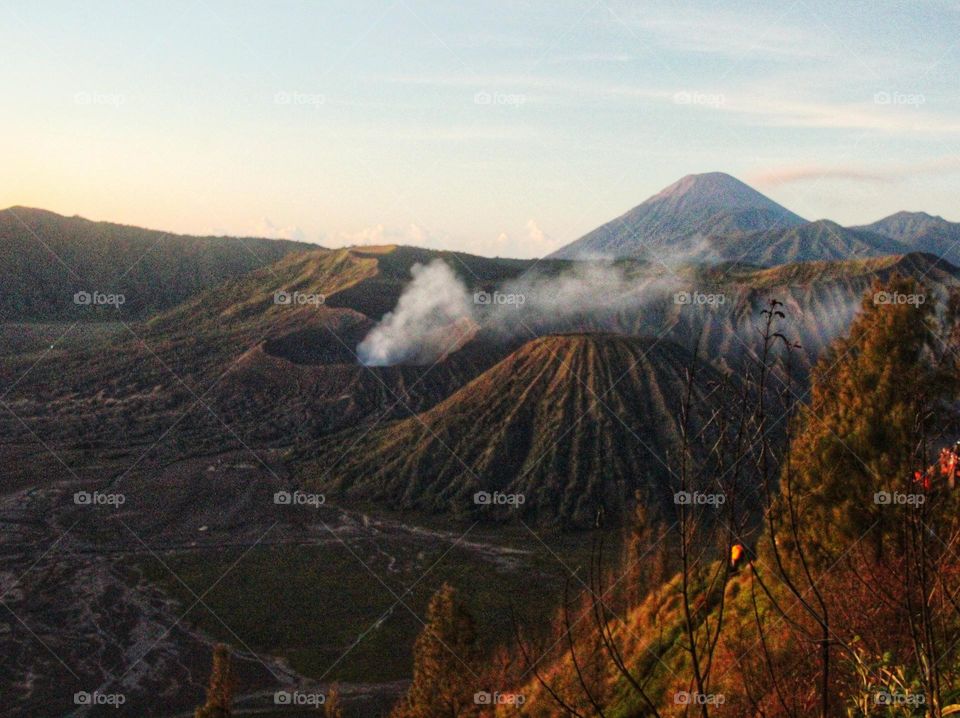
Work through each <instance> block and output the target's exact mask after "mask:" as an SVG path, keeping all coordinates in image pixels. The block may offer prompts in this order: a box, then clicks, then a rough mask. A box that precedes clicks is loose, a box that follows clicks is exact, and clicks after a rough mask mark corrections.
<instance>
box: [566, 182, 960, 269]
mask: <svg viewBox="0 0 960 718" xmlns="http://www.w3.org/2000/svg"><path fill="white" fill-rule="evenodd" d="M958 241H960V224H956V223H953V222H948V221H946V220H944V219H943V218H941V217H933V216H931V215H928V214H925V213H922V212H917V213H908V212H898V213H897V214H894V215H891V216H890V217H887V218H885V219H882V220H880V221H878V222H874V223H873V224H869V225H865V226H862V227H851V228H845V227H841V226H840V225H839V224H837V223H836V222H831V221H830V220H818V221H815V222H808V221H806V220H804V219H803V218H802V217H799V216H798V215H796V214H794V213H793V212H791V211H790V210H788V209H786V208H785V207H782V206H781V205H779V204H777V203H776V202H774V201H773V200H771V199H769V198H768V197H765V196H764V195H762V194H760V193H759V192H757V191H756V190H754V189H753V188H751V187H749V186H748V185H746V184H744V183H743V182H741V181H740V180H738V179H736V178H735V177H731V176H730V175H728V174H724V173H722V172H709V173H706V174H698V175H688V176H686V177H684V178H683V179H681V180H680V181H678V182H676V183H674V184H672V185H670V186H669V187H667V188H666V189H664V190H662V191H661V192H659V193H657V194H656V195H654V196H653V197H651V198H649V199H648V200H646V201H645V202H643V203H642V204H640V205H638V206H636V207H634V208H633V209H631V210H630V211H629V212H627V213H626V214H623V215H621V216H620V217H617V218H616V219H613V220H611V221H610V222H607V223H606V224H604V225H601V226H600V227H598V228H597V229H595V230H593V231H592V232H589V233H588V234H586V235H584V236H583V237H581V238H580V239H578V240H576V241H574V242H572V243H570V244H568V245H566V246H565V247H562V248H561V249H559V250H557V251H556V252H554V253H553V254H552V255H550V256H551V257H553V258H558V259H599V258H604V259H611V258H625V257H640V258H647V259H650V260H652V261H658V262H664V263H682V262H686V261H694V262H736V263H742V264H757V265H761V266H773V265H777V264H786V263H790V262H808V261H821V260H839V259H851V258H856V257H879V256H884V255H891V254H906V253H909V252H915V251H920V252H927V253H930V254H934V255H937V256H940V257H944V258H946V259H948V260H949V259H950V258H953V260H954V261H955V262H956V261H957V260H960V250H958V249H957V248H956V245H957V243H958Z"/></svg>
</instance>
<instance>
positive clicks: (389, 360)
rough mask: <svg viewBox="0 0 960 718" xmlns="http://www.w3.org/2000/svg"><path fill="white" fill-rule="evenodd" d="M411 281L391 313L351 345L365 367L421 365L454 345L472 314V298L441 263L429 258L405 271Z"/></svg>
mask: <svg viewBox="0 0 960 718" xmlns="http://www.w3.org/2000/svg"><path fill="white" fill-rule="evenodd" d="M410 272H411V274H412V275H413V281H412V282H411V283H410V284H409V285H408V286H407V287H406V289H404V291H403V294H401V295H400V300H399V301H398V302H397V307H396V309H394V310H393V311H392V312H389V313H387V314H385V315H384V317H383V319H381V320H380V323H379V324H377V326H376V327H374V328H373V330H371V332H370V333H369V334H367V336H366V337H364V339H363V341H362V342H360V344H359V345H358V346H357V356H358V357H359V358H360V361H361V362H363V363H364V364H366V365H367V366H387V365H392V364H425V363H429V362H431V361H434V360H435V359H436V358H438V357H439V356H441V355H442V354H443V353H444V352H446V351H449V350H450V349H451V348H452V347H451V344H455V343H456V337H457V335H458V334H462V333H463V329H462V327H463V325H464V323H466V322H469V321H470V319H471V317H472V312H473V306H472V304H473V300H472V298H471V297H470V295H469V294H468V292H467V288H466V286H465V285H464V283H463V282H462V281H461V280H460V278H459V277H457V275H456V274H455V273H454V272H453V270H452V269H450V267H449V266H447V264H446V262H444V261H442V260H440V259H435V260H433V261H432V262H431V263H430V264H428V265H426V266H424V265H422V264H415V265H414V266H413V268H412V269H411V270H410Z"/></svg>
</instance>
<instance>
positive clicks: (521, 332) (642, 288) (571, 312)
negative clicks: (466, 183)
mask: <svg viewBox="0 0 960 718" xmlns="http://www.w3.org/2000/svg"><path fill="white" fill-rule="evenodd" d="M411 272H412V274H413V281H412V282H411V283H410V284H409V285H407V287H406V288H405V289H404V291H403V294H401V296H400V300H399V301H398V302H397V307H396V309H394V311H392V312H390V313H389V314H386V315H385V316H384V317H383V319H382V320H381V321H380V323H379V324H378V325H377V326H376V327H374V329H373V330H371V332H370V333H369V334H368V335H367V336H366V337H365V338H364V339H363V341H362V342H361V343H360V345H359V346H358V347H357V354H358V356H359V357H360V360H361V361H362V362H363V363H364V364H366V365H368V366H384V365H392V364H428V363H431V362H433V361H435V360H436V359H438V358H440V357H441V356H442V355H443V354H445V353H448V352H450V351H452V350H454V349H456V348H457V346H458V338H460V339H462V338H464V337H465V336H466V335H467V334H468V333H470V330H471V328H477V327H481V328H484V329H488V330H490V331H493V332H496V333H497V334H499V335H501V336H502V337H504V338H507V337H514V336H520V337H524V336H530V335H531V333H532V332H534V331H536V332H537V333H545V332H551V331H569V330H572V329H581V328H584V327H591V328H593V329H599V330H602V329H604V328H606V326H607V324H610V325H614V324H615V323H616V318H617V316H618V315H619V314H620V313H622V312H624V311H635V310H638V309H640V308H642V307H643V305H644V304H645V303H646V302H648V301H650V300H651V299H654V298H662V297H663V296H664V295H666V294H668V293H669V292H672V291H675V290H676V288H677V287H678V286H679V282H678V281H675V280H673V279H665V278H652V277H650V276H646V277H628V276H627V275H626V274H625V273H624V271H623V269H622V268H621V267H620V266H618V265H616V264H614V263H611V262H598V263H577V264H575V265H574V266H573V267H572V268H570V269H567V270H566V271H564V272H562V273H561V274H559V275H553V274H532V275H530V276H526V277H522V278H520V279H517V280H514V281H510V282H506V283H504V284H501V285H498V286H497V287H496V289H492V288H491V290H490V291H483V290H478V291H475V292H471V291H470V290H468V288H467V286H466V284H465V283H464V282H463V280H462V279H461V278H460V277H458V276H457V274H456V273H455V272H454V271H453V270H452V269H451V268H450V267H449V266H448V265H447V264H446V263H445V262H443V261H442V260H440V259H435V260H434V261H433V262H431V263H430V264H429V265H427V266H426V267H424V266H423V265H415V266H414V267H413V269H412V270H411Z"/></svg>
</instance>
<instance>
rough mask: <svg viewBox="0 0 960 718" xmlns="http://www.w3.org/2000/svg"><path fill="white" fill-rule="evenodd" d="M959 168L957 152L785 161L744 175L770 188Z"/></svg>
mask: <svg viewBox="0 0 960 718" xmlns="http://www.w3.org/2000/svg"><path fill="white" fill-rule="evenodd" d="M958 172H960V156H956V157H944V158H941V159H937V160H931V161H928V162H917V163H913V164H896V165H888V166H884V167H875V168H868V167H863V166H855V165H846V166H834V165H816V164H806V165H784V166H782V167H772V168H769V169H764V170H760V171H757V172H754V173H752V174H747V175H746V176H745V179H746V181H747V182H748V183H750V184H752V185H755V186H757V187H760V188H764V189H770V188H773V187H780V186H783V185H789V184H798V183H803V182H819V181H821V180H849V181H851V182H867V183H891V182H899V181H903V180H906V179H910V178H912V177H920V176H927V175H941V174H954V173H958Z"/></svg>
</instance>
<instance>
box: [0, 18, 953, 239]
mask: <svg viewBox="0 0 960 718" xmlns="http://www.w3.org/2000/svg"><path fill="white" fill-rule="evenodd" d="M957 27H960V4H958V3H957V2H954V1H947V0H943V1H934V0H922V1H920V2H916V3H910V4H907V5H906V6H900V5H894V4H893V3H889V4H884V7H883V11H882V12H878V11H877V10H876V8H875V5H874V4H871V3H867V2H863V3H860V2H845V3H841V4H836V3H830V2H825V1H823V2H821V1H819V0H818V1H813V0H804V1H803V2H797V3H794V4H791V5H788V6H770V5H769V4H764V3H746V2H732V3H730V2H728V3H707V2H694V3H686V4H676V3H660V4H656V5H649V6H648V5H645V6H643V7H640V6H637V5H636V4H635V3H629V2H621V1H619V0H598V1H596V2H595V1H593V0H588V1H586V2H563V3H547V2H529V3H523V4H515V3H504V4H501V5H497V6H491V5H490V4H488V3H480V2H473V1H470V2H462V3H441V2H416V1H415V0H394V1H392V2H390V1H386V2H330V3H324V5H323V7H322V8H321V7H314V6H310V5H292V4H290V5H287V4H283V5H282V7H281V6H276V5H271V4H268V3H260V4H256V3H246V4H244V5H242V7H241V6H237V5H235V4H232V3H228V2H222V1H220V0H210V1H209V2H203V3H200V4H197V5H191V6H186V5H184V6H168V5H164V4H151V3H144V2H132V3H127V4H123V5H118V4H110V3H91V4H84V5H82V6H77V5H74V4H70V3H66V2H52V3H46V4H44V5H42V6H37V5H36V4H35V3H28V2H9V3H5V4H4V5H3V7H0V41H2V43H3V47H4V49H5V53H6V57H7V60H8V61H7V62H4V63H2V64H0V78H2V82H3V87H4V88H5V92H4V93H3V94H2V98H0V106H2V108H3V113H2V115H0V123H2V129H3V131H2V133H0V148H2V152H3V156H4V160H5V161H4V162H3V163H2V164H0V207H8V206H11V205H18V204H19V205H28V206H35V207H41V208H44V209H50V210H52V211H56V212H60V213H63V214H80V215H82V216H84V217H87V218H90V219H96V220H109V221H115V222H123V223H127V224H136V225H141V226H146V227H152V228H159V229H165V230H171V231H176V232H181V233H192V234H208V233H216V234H234V235H259V236H275V237H288V238H296V239H304V240H307V241H314V242H319V243H322V244H326V245H328V246H339V245H344V244H355V243H357V244H363V243H384V242H398V243H404V244H414V245H421V246H428V247H435V248H446V249H459V250H463V251H469V252H473V253H477V254H486V255H493V254H499V255H507V256H521V257H528V256H542V255H545V254H548V253H549V252H551V251H553V250H555V249H557V248H559V247H560V246H562V245H564V244H566V243H568V242H570V241H572V240H574V239H576V238H578V237H580V236H581V235H583V234H584V233H586V232H588V231H590V230H591V229H593V228H594V227H596V226H598V225H599V224H601V223H603V222H606V221H607V220H609V219H610V218H612V217H614V216H617V215H619V214H621V213H623V212H624V211H625V210H627V209H629V208H630V207H633V206H634V205H636V204H638V203H640V202H641V201H643V200H644V199H646V198H647V197H649V196H650V195H652V194H654V193H655V192H657V191H659V190H660V189H662V188H663V187H665V186H667V185H669V184H671V183H672V182H674V181H676V180H677V179H678V178H679V177H681V176H683V175H686V174H690V173H700V172H707V171H714V170H718V171H723V172H727V173H730V174H732V175H734V176H736V177H738V178H739V179H741V180H743V181H745V182H747V183H749V184H751V185H752V186H753V187H755V188H756V189H758V190H759V191H761V192H763V193H765V194H766V195H768V196H769V197H771V198H772V199H773V200H775V201H777V202H779V203H780V204H782V205H784V206H786V207H787V208H789V209H790V210H792V211H794V212H796V213H797V214H799V215H802V216H804V217H807V218H809V219H818V218H823V217H829V218H830V219H833V220H836V221H838V222H841V223H844V224H859V223H867V222H871V221H874V220H876V219H879V218H880V217H883V216H885V215H888V214H891V213H893V212H896V211H898V210H914V211H920V210H922V211H926V212H930V213H931V214H940V215H942V216H944V217H946V218H947V219H950V220H954V221H956V220H960V210H958V208H957V197H958V195H960V193H958V189H960V94H958V93H957V91H956V78H957V77H958V76H960V42H958V41H957V33H956V28H957Z"/></svg>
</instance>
